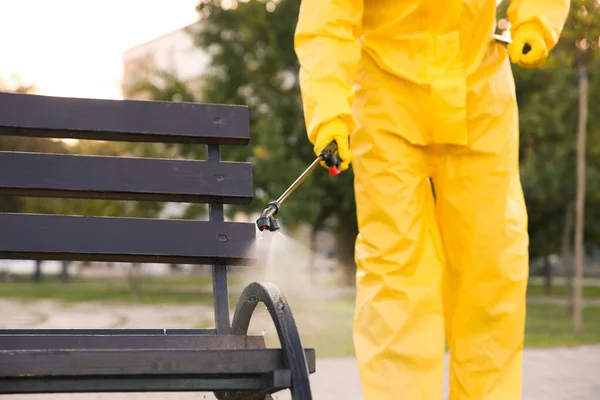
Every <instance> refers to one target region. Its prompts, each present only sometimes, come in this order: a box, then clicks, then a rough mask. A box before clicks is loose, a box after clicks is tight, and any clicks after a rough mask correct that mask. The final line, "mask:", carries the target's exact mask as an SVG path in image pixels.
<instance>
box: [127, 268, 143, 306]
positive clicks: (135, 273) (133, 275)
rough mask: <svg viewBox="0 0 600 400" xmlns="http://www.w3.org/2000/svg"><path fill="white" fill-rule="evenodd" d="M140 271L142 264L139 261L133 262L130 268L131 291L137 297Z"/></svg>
mask: <svg viewBox="0 0 600 400" xmlns="http://www.w3.org/2000/svg"><path fill="white" fill-rule="evenodd" d="M139 273H140V264H138V263H133V264H131V267H130V268H129V276H128V279H127V280H128V282H129V293H130V294H131V295H132V296H133V297H135V298H137V297H138V295H139Z"/></svg>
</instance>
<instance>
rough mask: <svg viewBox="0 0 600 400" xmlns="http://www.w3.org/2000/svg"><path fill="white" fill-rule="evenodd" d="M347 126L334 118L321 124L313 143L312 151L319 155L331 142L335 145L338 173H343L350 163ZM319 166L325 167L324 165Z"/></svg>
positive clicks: (350, 154) (350, 155)
mask: <svg viewBox="0 0 600 400" xmlns="http://www.w3.org/2000/svg"><path fill="white" fill-rule="evenodd" d="M349 136H350V135H349V132H348V126H347V125H346V124H345V123H344V121H343V120H342V119H340V118H336V119H334V120H332V121H329V122H327V123H325V124H323V125H322V126H321V127H320V128H319V130H318V132H317V139H316V140H315V143H314V151H315V154H316V155H319V153H321V152H322V151H323V150H324V149H325V148H326V147H327V146H328V145H329V143H331V142H332V141H334V140H335V142H336V143H337V147H338V150H337V156H338V157H339V158H340V171H345V170H347V169H348V167H349V166H350V163H351V162H352V153H351V152H350V146H349ZM321 165H323V166H326V165H325V163H321Z"/></svg>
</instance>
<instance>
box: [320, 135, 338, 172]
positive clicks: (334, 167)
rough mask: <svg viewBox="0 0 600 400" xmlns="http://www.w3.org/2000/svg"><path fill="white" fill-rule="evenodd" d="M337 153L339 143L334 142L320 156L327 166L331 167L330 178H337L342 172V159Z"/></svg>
mask: <svg viewBox="0 0 600 400" xmlns="http://www.w3.org/2000/svg"><path fill="white" fill-rule="evenodd" d="M336 151H337V142H336V141H335V140H333V141H331V143H329V144H328V145H327V147H325V149H323V151H321V153H320V154H319V157H321V158H322V159H323V161H324V162H325V164H326V165H327V166H328V167H329V175H330V176H337V175H339V174H340V173H341V172H342V171H341V170H340V158H339V157H338V156H336V155H335V152H336Z"/></svg>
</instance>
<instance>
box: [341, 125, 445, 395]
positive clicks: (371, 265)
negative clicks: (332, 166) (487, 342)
mask: <svg viewBox="0 0 600 400" xmlns="http://www.w3.org/2000/svg"><path fill="white" fill-rule="evenodd" d="M351 144H352V151H353V153H354V154H355V161H354V174H355V188H356V191H355V192H356V205H357V212H358V225H359V231H360V233H359V236H358V238H357V244H356V261H357V281H356V285H357V299H356V315H355V325H354V342H355V349H356V356H357V361H358V366H359V371H360V376H361V382H362V386H363V393H364V398H365V400H401V399H407V400H439V399H441V396H442V373H443V360H444V317H443V309H442V301H441V296H442V288H441V282H442V264H443V260H442V256H441V247H440V244H439V234H438V231H437V225H436V221H435V214H434V204H433V195H432V193H431V188H430V185H429V181H428V176H429V165H430V162H429V161H430V160H429V159H428V155H427V154H426V153H425V151H424V149H423V148H420V147H415V146H412V145H410V144H409V143H408V142H406V141H404V140H403V139H401V138H400V137H398V136H397V135H393V134H390V133H387V132H383V131H375V132H373V131H371V132H367V131H365V130H359V131H358V132H356V133H355V134H354V135H353V136H352V140H351Z"/></svg>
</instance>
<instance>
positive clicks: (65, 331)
mask: <svg viewBox="0 0 600 400" xmlns="http://www.w3.org/2000/svg"><path fill="white" fill-rule="evenodd" d="M216 333H217V331H216V330H215V329H180V328H176V329H147V328H143V329H135V328H134V329H131V328H119V329H80V328H75V329H71V328H60V329H44V328H39V329H27V328H16V329H0V335H4V336H10V335H17V336H23V335H62V336H64V335H86V336H89V335H120V336H123V335H143V336H148V335H160V336H163V335H215V334H216Z"/></svg>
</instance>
